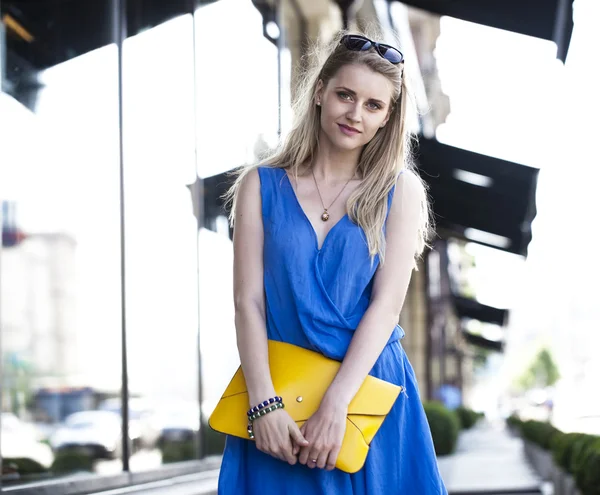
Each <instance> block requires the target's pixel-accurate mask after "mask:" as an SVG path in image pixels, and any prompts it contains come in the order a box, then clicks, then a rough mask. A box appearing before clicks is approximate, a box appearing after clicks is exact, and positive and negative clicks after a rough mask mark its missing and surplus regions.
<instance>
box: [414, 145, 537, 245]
mask: <svg viewBox="0 0 600 495" xmlns="http://www.w3.org/2000/svg"><path fill="white" fill-rule="evenodd" d="M417 161H418V165H419V169H420V170H421V176H422V177H423V179H424V180H425V181H426V182H427V183H428V184H429V186H430V190H429V193H430V196H431V199H432V200H433V211H434V214H435V222H436V224H437V226H438V227H440V228H443V229H448V230H450V231H452V232H455V233H456V234H457V235H460V236H465V237H466V238H468V239H471V240H473V241H474V242H479V243H481V244H485V245H488V246H492V247H495V248H498V249H502V250H504V251H508V252H511V253H516V254H520V255H523V256H526V255H527V247H528V245H529V242H530V241H531V222H532V221H533V219H534V218H535V215H536V206H535V191H536V187H537V178H538V172H539V170H538V169H536V168H532V167H526V166H524V165H519V164H516V163H512V162H508V161H506V160H500V159H498V158H492V157H489V156H486V155H481V154H479V153H474V152H471V151H467V150H464V149H460V148H455V147H452V146H448V145H445V144H442V143H439V142H438V141H436V140H434V139H428V138H425V137H423V136H421V137H420V138H419V149H418V150H417ZM467 229H471V230H467ZM473 229H476V230H473ZM489 234H492V235H489Z"/></svg>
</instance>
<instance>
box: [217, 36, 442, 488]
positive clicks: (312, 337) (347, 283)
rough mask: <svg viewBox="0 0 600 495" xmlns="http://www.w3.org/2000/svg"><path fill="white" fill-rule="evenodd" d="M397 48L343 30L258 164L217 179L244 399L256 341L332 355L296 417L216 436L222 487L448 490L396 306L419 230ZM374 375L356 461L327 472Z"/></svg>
mask: <svg viewBox="0 0 600 495" xmlns="http://www.w3.org/2000/svg"><path fill="white" fill-rule="evenodd" d="M407 103H408V98H407V91H406V83H405V79H404V75H403V56H402V54H401V53H400V52H399V51H398V50H397V49H396V48H393V47H391V46H389V45H384V44H379V43H376V42H374V41H371V40H369V39H367V38H365V37H362V36H359V35H343V36H342V35H340V36H339V37H338V38H336V39H335V40H334V41H333V42H332V44H331V46H330V48H329V50H328V51H327V52H326V59H325V61H324V62H323V63H322V64H320V65H317V66H316V68H315V69H314V70H313V72H312V74H309V75H308V76H307V77H306V78H305V79H304V87H303V88H300V90H299V92H298V98H297V101H296V106H295V110H296V112H295V116H296V122H295V125H294V127H293V129H292V131H291V132H290V133H289V136H288V137H287V139H286V141H285V142H284V143H283V144H282V146H281V148H280V150H279V151H278V152H277V153H276V154H275V155H274V156H272V157H271V158H270V159H269V160H268V161H267V162H266V165H263V166H252V167H249V168H246V169H245V170H244V171H243V172H242V173H241V174H240V176H239V177H238V178H237V180H236V182H235V184H234V185H233V187H232V189H231V190H230V192H229V197H230V199H231V200H232V220H234V226H235V231H234V293H235V294H234V295H235V310H236V318H235V322H236V329H237V338H238V348H239V353H240V358H241V363H242V369H243V371H244V376H245V379H246V384H247V387H248V393H249V399H250V403H251V405H252V406H254V405H257V404H260V403H261V402H263V401H265V400H267V399H269V398H272V397H274V396H276V392H277V391H276V390H275V389H274V386H273V383H272V380H271V375H270V370H269V362H268V349H267V340H268V339H273V340H278V341H283V342H288V343H291V344H294V345H297V346H301V347H304V348H307V349H311V350H314V351H318V352H320V353H322V354H323V355H325V356H327V357H329V358H333V359H336V360H338V361H341V362H342V364H341V367H340V369H339V372H338V373H337V375H336V377H335V379H334V380H333V382H332V383H331V385H330V386H329V388H328V391H327V393H326V395H325V397H324V398H323V400H322V402H321V404H320V407H319V409H318V411H317V412H316V413H315V414H314V415H313V416H312V417H311V418H310V419H309V420H308V421H307V422H306V423H305V424H304V425H303V426H302V428H298V426H297V425H296V423H295V422H294V421H293V420H292V418H291V417H290V415H289V414H288V413H287V411H286V409H276V410H274V411H273V412H270V413H269V414H266V415H264V416H262V417H260V418H258V419H256V420H255V421H254V424H253V427H254V439H255V441H250V440H245V439H241V438H234V437H228V438H227V445H226V448H225V453H224V456H223V463H222V467H221V474H220V479H219V494H221V495H229V494H232V495H233V494H236V495H242V494H243V495H263V494H267V493H278V494H290V495H291V494H294V495H295V494H298V495H314V494H323V495H338V494H339V495H346V494H354V495H383V494H385V495H391V494H398V495H400V494H402V495H429V494H436V495H437V494H445V493H446V489H445V488H444V485H443V482H442V480H441V478H440V475H439V472H438V467H437V462H436V457H435V452H434V449H433V443H432V439H431V433H430V430H429V426H428V424H427V420H426V417H425V414H424V412H423V408H422V406H421V402H420V398H419V393H418V389H417V384H416V380H415V375H414V372H413V369H412V367H411V365H410V363H409V361H408V359H407V357H406V354H405V353H404V350H403V349H402V346H401V344H400V339H401V338H402V337H403V336H404V331H403V330H402V328H400V327H399V326H398V325H397V322H398V318H399V314H400V310H401V308H402V305H403V303H404V298H405V295H406V291H407V288H408V284H409V281H410V277H411V272H412V270H413V268H415V259H416V258H417V257H418V256H419V255H420V253H421V251H422V250H423V249H424V247H425V244H426V241H427V235H428V233H429V224H428V220H429V207H428V204H427V197H426V194H425V189H424V186H423V183H422V182H421V180H420V179H419V177H418V176H417V175H416V173H415V172H414V171H413V168H412V166H411V163H410V160H409V159H408V158H409V144H410V136H409V133H408V130H407V124H406V114H407V112H406V107H407ZM368 374H371V375H373V376H375V377H378V378H381V379H383V380H385V381H388V382H391V383H394V384H396V385H402V386H403V387H404V391H403V392H402V393H401V394H400V395H399V397H398V399H397V400H396V402H395V404H394V406H393V408H392V410H391V412H390V413H389V414H388V416H387V417H386V419H385V421H384V423H383V425H382V426H381V428H380V430H379V431H378V433H377V434H376V435H375V438H374V440H373V441H372V443H371V446H370V451H369V454H368V456H367V460H366V463H365V465H364V467H363V468H362V469H361V470H360V471H358V472H357V473H355V474H348V473H345V472H343V471H341V470H339V469H335V462H336V459H337V455H338V452H339V449H340V445H341V441H342V438H343V436H344V431H345V425H346V413H347V410H348V404H349V403H350V401H351V400H352V398H353V397H354V395H355V394H356V392H357V391H358V389H359V388H360V386H361V384H362V382H363V381H364V379H365V377H366V376H367V375H368Z"/></svg>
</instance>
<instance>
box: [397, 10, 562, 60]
mask: <svg viewBox="0 0 600 495" xmlns="http://www.w3.org/2000/svg"><path fill="white" fill-rule="evenodd" d="M388 1H391V0H388ZM402 3H405V4H407V5H410V6H412V7H417V8H420V9H423V10H427V11H429V12H433V13H436V14H439V15H447V16H451V17H456V18H457V19H463V20H465V21H470V22H475V23H477V24H483V25H486V26H492V27H495V28H499V29H505V30H507V31H513V32H515V33H521V34H526V35H528V36H534V37H536V38H542V39H546V40H551V41H554V42H555V43H556V45H557V47H558V53H557V57H558V58H559V59H560V60H562V61H563V62H564V61H565V59H566V56H567V50H568V48H569V43H570V41H571V34H572V32H573V0H485V1H482V0H454V1H448V0H402Z"/></svg>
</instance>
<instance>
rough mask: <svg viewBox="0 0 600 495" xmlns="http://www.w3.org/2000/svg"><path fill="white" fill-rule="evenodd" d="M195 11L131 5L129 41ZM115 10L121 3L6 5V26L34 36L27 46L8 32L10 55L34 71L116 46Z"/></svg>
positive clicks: (131, 1) (8, 1) (66, 0)
mask: <svg viewBox="0 0 600 495" xmlns="http://www.w3.org/2000/svg"><path fill="white" fill-rule="evenodd" d="M202 3H203V4H204V3H209V2H206V1H203V2H202ZM194 5H195V3H194V2H193V1H191V0H169V1H168V2H156V1H152V0H128V1H127V2H126V14H125V15H126V19H124V20H125V21H126V22H127V34H126V36H128V37H129V36H134V35H135V34H137V33H139V32H141V31H144V30H146V29H149V28H152V27H154V26H157V25H159V24H161V23H163V22H166V21H168V20H170V19H173V18H175V17H178V16H180V15H184V14H191V13H192V12H193V11H194ZM117 7H118V2H114V1H111V0H95V1H85V0H62V1H57V0H54V1H43V2H40V1H38V2H32V1H30V0H3V1H2V3H1V8H2V10H1V13H2V17H3V18H4V22H5V24H7V26H11V25H16V26H18V29H19V31H21V32H25V33H27V35H30V36H31V39H30V40H29V41H27V40H26V39H23V38H22V37H21V36H18V35H14V34H13V32H12V30H11V29H10V27H8V28H7V30H8V37H7V40H8V43H7V44H8V49H9V50H11V51H14V53H15V54H16V55H17V56H18V57H20V58H22V59H24V60H25V61H26V62H27V63H28V64H30V65H31V66H32V67H34V68H35V69H36V70H43V69H46V68H48V67H52V66H54V65H56V64H59V63H61V62H64V61H66V60H70V59H72V58H74V57H76V56H78V55H83V54H84V53H87V52H90V51H92V50H95V49H97V48H100V47H103V46H106V45H109V44H111V43H114V42H115V40H116V38H115V34H116V32H118V31H117V30H118V26H117V25H116V23H117V19H118V17H117V15H118V12H116V9H117ZM4 16H7V17H4ZM15 33H16V32H15ZM26 37H28V36H26Z"/></svg>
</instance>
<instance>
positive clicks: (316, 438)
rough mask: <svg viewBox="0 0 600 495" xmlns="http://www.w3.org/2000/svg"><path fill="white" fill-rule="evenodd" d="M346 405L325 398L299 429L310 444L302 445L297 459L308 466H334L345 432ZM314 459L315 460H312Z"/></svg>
mask: <svg viewBox="0 0 600 495" xmlns="http://www.w3.org/2000/svg"><path fill="white" fill-rule="evenodd" d="M347 414H348V407H347V406H346V405H344V404H342V403H339V402H338V403H336V402H333V401H328V400H327V399H325V400H324V401H323V402H322V403H321V406H320V407H319V409H318V410H317V412H316V413H315V414H313V415H312V416H311V417H310V418H309V419H308V421H307V422H306V423H304V424H303V425H302V428H300V431H301V432H302V434H303V435H304V437H305V438H306V439H307V440H308V441H309V443H310V445H309V446H307V447H302V449H301V450H300V455H299V457H298V460H299V461H300V464H306V465H307V466H308V467H309V468H314V467H318V468H321V469H324V468H326V469H327V470H328V471H331V470H333V469H334V468H335V463H336V461H337V457H338V454H339V453H340V449H341V447H342V440H343V439H344V433H345V432H346V416H347ZM315 460H316V462H314V461H315Z"/></svg>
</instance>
